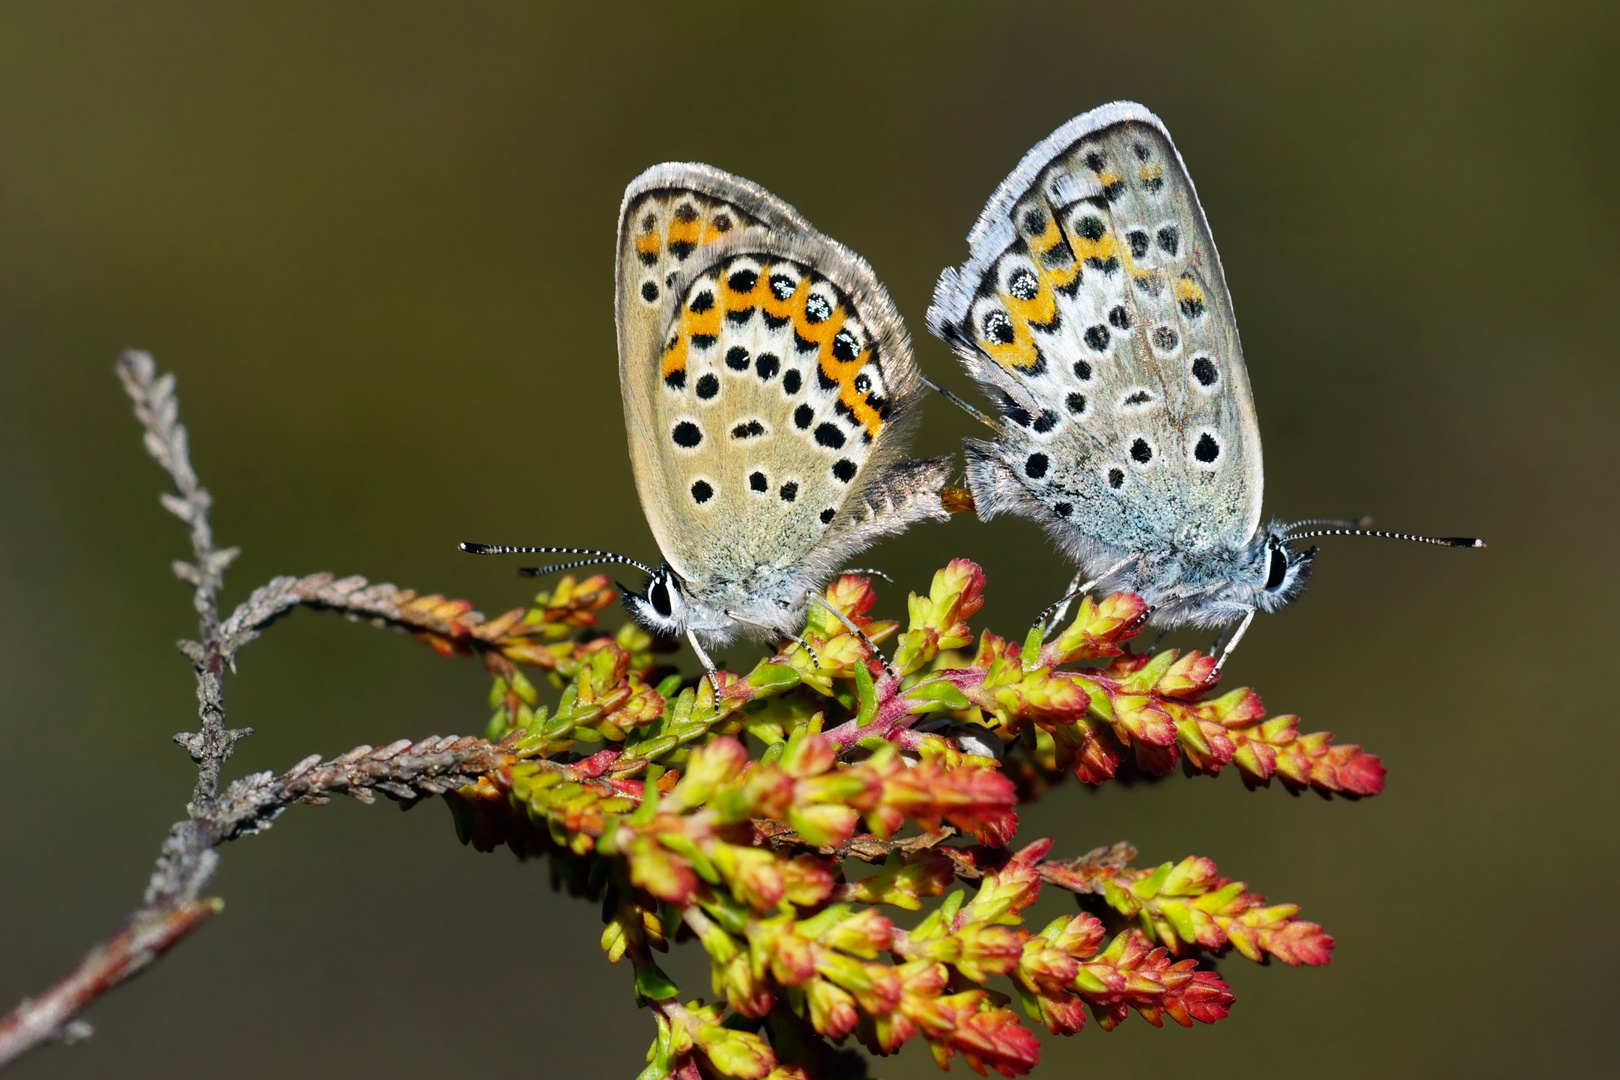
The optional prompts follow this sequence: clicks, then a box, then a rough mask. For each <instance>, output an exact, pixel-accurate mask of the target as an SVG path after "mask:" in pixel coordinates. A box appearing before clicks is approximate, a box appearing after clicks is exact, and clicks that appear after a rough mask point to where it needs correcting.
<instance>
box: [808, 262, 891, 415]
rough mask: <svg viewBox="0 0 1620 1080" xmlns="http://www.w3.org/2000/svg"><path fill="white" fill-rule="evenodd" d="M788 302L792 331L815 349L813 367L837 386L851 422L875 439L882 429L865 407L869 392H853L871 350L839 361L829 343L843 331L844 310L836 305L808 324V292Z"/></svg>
mask: <svg viewBox="0 0 1620 1080" xmlns="http://www.w3.org/2000/svg"><path fill="white" fill-rule="evenodd" d="M790 299H791V301H792V316H793V331H794V333H796V334H798V335H799V337H801V338H803V339H804V340H806V341H813V342H815V343H816V345H817V346H818V347H819V348H818V351H817V355H816V363H817V366H819V367H820V369H821V373H822V374H823V375H825V376H826V377H827V378H828V379H830V380H831V381H833V382H835V383H837V384H838V400H839V401H840V402H841V403H842V404H843V406H844V407H845V408H846V409H848V410H849V411H850V413H851V414H852V415H853V416H854V417H855V422H856V423H858V424H860V425H861V427H863V428H865V429H866V433H867V434H868V435H872V436H876V435H877V433H878V431H879V430H880V429H881V428H882V427H883V418H882V417H881V416H879V415H878V411H877V410H876V409H874V408H872V406H871V405H869V404H868V403H867V398H868V397H870V396H871V391H869V390H868V391H866V392H864V393H863V392H861V391H859V390H856V389H855V378H856V376H858V375H859V374H860V373H861V368H863V367H865V366H866V362H867V361H868V360H870V359H871V358H872V350H870V349H868V348H866V347H865V346H864V343H863V346H862V348H861V351H860V352H859V353H857V354H856V355H855V356H854V358H853V359H850V360H840V359H838V357H836V356H834V355H833V340H834V339H835V338H836V337H837V336H838V331H839V330H842V329H843V327H844V318H845V313H844V308H843V306H842V305H840V304H835V305H833V310H832V314H831V315H829V316H828V317H827V318H825V319H823V320H822V321H821V322H819V323H812V322H811V321H810V320H809V319H808V318H807V317H806V316H805V305H806V304H807V303H809V300H810V290H809V289H808V288H803V287H801V288H800V289H799V291H798V292H796V293H794V294H793V296H792V297H791V298H790Z"/></svg>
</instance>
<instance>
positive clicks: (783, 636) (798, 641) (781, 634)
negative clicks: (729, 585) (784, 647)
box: [726, 611, 821, 667]
mask: <svg viewBox="0 0 1620 1080" xmlns="http://www.w3.org/2000/svg"><path fill="white" fill-rule="evenodd" d="M726 618H728V619H731V620H732V621H733V622H740V623H743V624H745V625H747V626H758V627H760V628H761V629H764V630H771V629H772V628H771V627H769V626H766V625H765V624H764V623H761V622H755V621H754V620H753V619H745V618H743V617H742V616H741V615H738V614H737V613H736V612H735V611H728V612H726ZM775 633H776V634H777V639H778V640H779V641H791V642H793V644H795V645H797V646H798V647H799V648H801V649H803V650H804V651H805V652H807V653H809V654H810V662H811V663H812V664H814V665H815V666H816V667H820V666H821V657H819V656H817V655H816V650H815V649H812V648H811V647H810V643H809V642H808V641H806V640H804V638H802V637H800V636H799V635H797V634H790V633H788V632H787V631H786V630H777V631H775Z"/></svg>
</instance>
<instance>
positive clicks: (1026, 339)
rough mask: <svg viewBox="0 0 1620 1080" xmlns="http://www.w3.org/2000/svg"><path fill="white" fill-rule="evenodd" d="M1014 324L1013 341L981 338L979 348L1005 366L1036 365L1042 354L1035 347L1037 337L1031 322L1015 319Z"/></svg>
mask: <svg viewBox="0 0 1620 1080" xmlns="http://www.w3.org/2000/svg"><path fill="white" fill-rule="evenodd" d="M1012 326H1013V339H1012V340H1011V341H1005V342H1004V341H986V340H985V339H984V338H980V339H979V348H981V349H983V350H984V351H985V352H986V353H987V354H988V355H989V357H990V359H992V360H994V361H995V362H996V363H998V364H1000V365H1001V366H1002V367H1004V368H1032V367H1034V366H1035V361H1036V360H1038V359H1039V358H1040V354H1039V353H1038V352H1037V351H1036V349H1035V337H1034V335H1033V334H1031V333H1030V330H1029V324H1028V323H1025V322H1019V321H1018V320H1016V319H1015V320H1014V321H1013V324H1012Z"/></svg>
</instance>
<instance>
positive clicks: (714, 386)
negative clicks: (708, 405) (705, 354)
mask: <svg viewBox="0 0 1620 1080" xmlns="http://www.w3.org/2000/svg"><path fill="white" fill-rule="evenodd" d="M719 392H720V380H719V379H717V378H716V377H715V375H714V372H712V371H711V372H709V373H708V374H707V375H704V376H703V377H702V378H700V379H699V380H698V381H697V396H698V397H700V398H702V399H703V400H704V401H708V400H709V399H710V398H712V397H714V395H716V394H718V393H719Z"/></svg>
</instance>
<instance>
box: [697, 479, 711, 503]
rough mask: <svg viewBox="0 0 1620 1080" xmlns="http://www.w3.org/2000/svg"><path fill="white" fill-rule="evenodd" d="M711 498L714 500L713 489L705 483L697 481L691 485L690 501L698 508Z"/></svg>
mask: <svg viewBox="0 0 1620 1080" xmlns="http://www.w3.org/2000/svg"><path fill="white" fill-rule="evenodd" d="M712 498H714V488H712V487H710V486H709V484H708V482H707V481H705V480H699V481H697V482H696V483H694V484H693V485H692V501H693V502H695V503H697V504H698V505H699V506H702V505H703V504H704V503H706V502H708V501H709V500H710V499H712Z"/></svg>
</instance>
